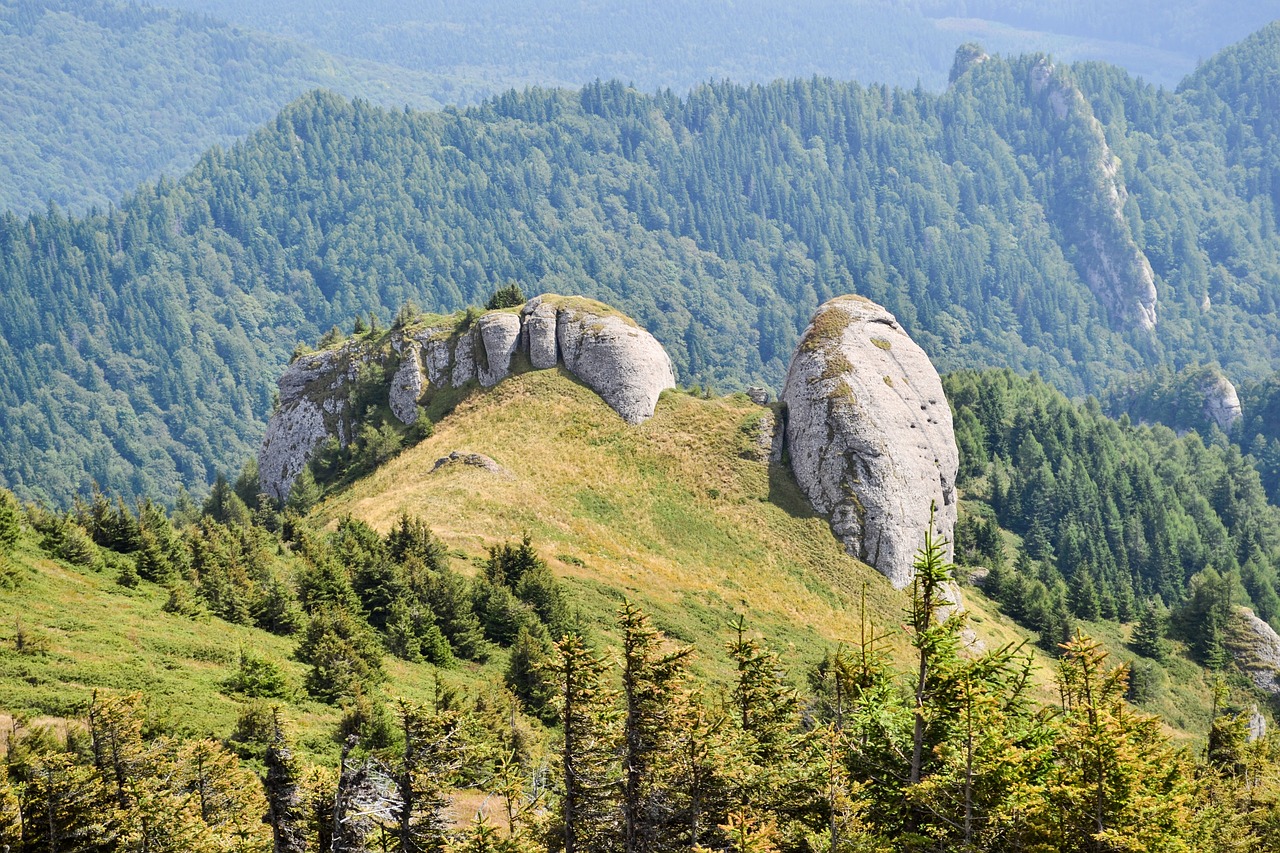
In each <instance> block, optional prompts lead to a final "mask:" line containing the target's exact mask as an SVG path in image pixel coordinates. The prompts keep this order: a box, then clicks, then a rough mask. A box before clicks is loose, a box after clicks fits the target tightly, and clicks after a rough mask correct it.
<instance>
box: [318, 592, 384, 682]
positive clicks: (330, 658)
mask: <svg viewBox="0 0 1280 853" xmlns="http://www.w3.org/2000/svg"><path fill="white" fill-rule="evenodd" d="M296 655H297V658H298V660H300V661H302V662H303V663H305V664H309V665H310V666H311V671H310V672H308V673H307V678H306V688H307V692H308V693H309V694H311V695H312V696H314V697H315V698H317V699H320V700H321V701H325V702H336V701H338V700H339V699H342V698H344V697H355V696H357V695H359V694H361V693H362V692H363V691H364V689H365V688H366V687H367V686H369V685H374V684H377V683H379V682H380V681H382V680H383V678H385V675H384V673H383V670H382V650H381V648H379V644H378V641H377V639H376V638H375V637H374V635H373V633H372V632H371V631H370V630H369V627H368V626H367V625H365V624H363V623H362V622H360V621H359V620H358V619H357V618H356V617H355V616H353V615H351V614H350V613H349V612H347V611H346V610H343V609H341V608H336V607H326V608H324V609H322V610H319V611H317V612H316V613H315V614H313V615H312V617H311V621H310V622H309V623H308V625H307V628H306V630H305V631H304V632H303V635H302V641H301V642H300V643H299V644H298V650H297V652H296Z"/></svg>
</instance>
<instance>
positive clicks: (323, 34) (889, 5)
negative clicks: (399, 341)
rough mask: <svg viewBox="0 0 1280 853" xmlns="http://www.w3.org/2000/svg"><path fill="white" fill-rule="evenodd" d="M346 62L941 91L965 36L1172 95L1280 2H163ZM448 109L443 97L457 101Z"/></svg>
mask: <svg viewBox="0 0 1280 853" xmlns="http://www.w3.org/2000/svg"><path fill="white" fill-rule="evenodd" d="M168 5H173V6H180V7H182V8H186V9H191V10H194V11H200V12H207V13H210V14H215V15H218V16H219V17H221V18H224V19H226V20H230V21H234V22H236V23H237V24H240V25H242V26H250V27H253V28H255V29H259V30H263V31H265V32H271V33H276V34H278V35H283V36H287V37H289V38H293V39H297V40H299V41H302V42H305V43H308V44H312V45H315V46H317V47H319V48H321V49H323V50H327V51H330V52H332V53H337V54H342V55H345V56H358V57H363V58H366V59H372V60H375V61H378V62H384V63H392V64H397V65H402V66H405V67H408V68H416V69H420V70H425V71H431V72H434V73H439V74H448V73H452V72H454V71H455V70H457V69H466V71H467V73H468V74H469V75H471V76H473V77H479V78H480V79H483V80H485V81H487V82H488V83H489V85H490V86H491V89H492V91H493V92H497V91H501V90H502V89H505V88H508V87H511V86H516V87H520V86H523V85H528V84H530V83H532V84H535V85H543V86H549V85H555V86H570V87H578V86H582V85H584V84H586V83H589V82H591V81H592V80H594V79H613V78H616V79H619V80H624V81H628V82H630V83H632V84H634V85H635V86H636V87H637V88H639V89H640V90H641V91H644V92H653V91H656V90H658V89H660V88H671V89H673V90H674V91H675V92H676V93H677V94H683V93H684V92H687V91H688V90H689V89H691V88H693V87H695V86H698V85H700V84H702V83H706V82H708V81H712V80H721V79H730V80H737V81H739V82H743V83H749V82H758V83H767V82H769V81H772V80H774V79H777V78H779V77H784V78H789V77H809V76H812V75H814V74H817V75H819V76H833V77H838V78H852V79H855V80H859V81H861V82H863V83H869V82H873V81H878V82H883V83H889V84H893V85H900V86H912V85H914V84H915V83H917V82H919V83H921V84H922V85H924V86H925V88H927V89H930V90H933V91H938V90H941V89H942V88H943V87H944V86H945V85H946V81H947V70H948V68H949V67H950V61H951V55H952V54H953V53H954V51H955V49H956V47H957V46H958V45H959V44H960V43H962V42H964V41H968V40H975V39H976V40H979V41H982V42H983V43H984V44H986V45H987V46H988V47H989V48H991V49H993V50H997V51H1000V52H1002V53H1013V54H1017V53H1030V52H1035V51H1041V52H1048V53H1052V54H1054V55H1055V56H1057V57H1058V58H1060V59H1062V60H1063V61H1068V62H1070V61H1082V60H1100V61H1105V62H1109V63H1112V64H1115V65H1119V66H1120V67H1122V68H1125V69H1126V70H1128V71H1129V73H1131V74H1134V75H1135V76H1141V77H1143V78H1144V79H1146V80H1147V81H1148V82H1151V83H1156V84H1160V85H1164V86H1166V87H1169V88H1172V87H1173V86H1174V85H1176V84H1177V82H1178V81H1179V80H1180V79H1182V77H1184V76H1186V75H1187V74H1189V73H1190V72H1191V71H1192V70H1193V69H1194V68H1195V67H1196V65H1197V63H1198V62H1200V61H1201V60H1203V59H1205V58H1207V57H1209V56H1211V55H1212V54H1213V53H1215V52H1217V51H1218V50H1220V49H1222V48H1224V47H1226V46H1227V45H1229V44H1231V43H1232V42H1234V41H1237V40H1238V39H1241V38H1243V37H1244V36H1246V35H1248V34H1249V33H1250V32H1252V31H1253V30H1255V29H1257V28H1258V27H1260V26H1263V25H1264V24H1267V23H1269V22H1270V21H1272V20H1275V19H1276V18H1278V17H1280V3H1277V2H1275V0H1266V2H1253V3H1244V2H1232V3H1214V4H1204V3H1197V2H1195V0H1174V2H1154V0H1128V2H1125V3H1123V4H1117V3H1107V2H1102V0H1087V2H1045V0H1040V2H1006V1H1005V0H990V1H989V2H986V1H984V0H979V2H974V0H965V2H960V0H914V2H909V3H905V2H884V0H854V2H833V0H799V2H792V3H786V4H779V3H770V2H767V1H766V0H748V2H735V3H723V2H715V0H695V2H684V3H679V2H673V0H658V1H657V2H653V0H650V2H644V3H640V2H634V0H632V2H613V3H599V2H588V3H578V4H574V5H573V6H565V5H564V4H562V3H554V2H548V0H521V1H520V2H492V0H490V2H473V3H466V4H456V3H445V2H439V0H435V1H434V2H425V3H424V2H409V0H376V2H361V3H356V2H352V0H327V2H325V3H323V4H320V5H319V6H317V4H316V3H314V2H309V0H265V2H247V1H246V0H169V3H168ZM451 100H452V99H451Z"/></svg>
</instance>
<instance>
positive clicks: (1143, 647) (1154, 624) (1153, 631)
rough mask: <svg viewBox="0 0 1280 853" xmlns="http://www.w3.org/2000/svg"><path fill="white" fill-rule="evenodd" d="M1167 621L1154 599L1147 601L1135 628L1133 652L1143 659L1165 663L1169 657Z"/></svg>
mask: <svg viewBox="0 0 1280 853" xmlns="http://www.w3.org/2000/svg"><path fill="white" fill-rule="evenodd" d="M1164 631H1165V619H1164V614H1163V613H1162V612H1161V610H1160V608H1159V606H1158V605H1157V604H1156V601H1155V600H1154V599H1150V598H1149V599H1147V600H1146V602H1144V603H1143V605H1142V610H1141V614H1140V615H1139V617H1138V621H1137V623H1136V624H1135V625H1134V626H1133V640H1132V646H1133V650H1134V651H1135V652H1137V653H1138V654H1140V655H1142V656H1143V657H1148V658H1151V659H1152V660H1154V661H1163V660H1164V659H1165V658H1166V657H1167V655H1168V646H1167V645H1166V643H1165V639H1164Z"/></svg>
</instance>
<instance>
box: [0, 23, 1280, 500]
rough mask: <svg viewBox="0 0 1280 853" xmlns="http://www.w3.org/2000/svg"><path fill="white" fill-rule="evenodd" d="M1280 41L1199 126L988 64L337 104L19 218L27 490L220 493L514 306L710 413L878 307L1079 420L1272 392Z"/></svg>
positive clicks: (14, 434)
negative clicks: (1229, 385)
mask: <svg viewBox="0 0 1280 853" xmlns="http://www.w3.org/2000/svg"><path fill="white" fill-rule="evenodd" d="M1277 33H1280V24H1278V25H1274V26H1272V27H1270V28H1268V29H1267V30H1265V31H1263V32H1262V33H1260V34H1259V35H1258V36H1257V37H1255V38H1252V39H1250V40H1247V41H1246V42H1245V43H1243V44H1241V45H1240V46H1238V47H1237V48H1233V49H1232V50H1231V51H1229V52H1227V53H1225V54H1223V56H1222V57H1221V58H1220V59H1219V60H1217V61H1216V62H1215V63H1213V64H1210V65H1208V66H1207V70H1206V76H1204V77H1203V78H1202V77H1197V78H1194V79H1193V80H1191V81H1188V84H1187V87H1186V89H1185V91H1184V92H1182V93H1177V94H1175V93H1169V92H1166V91H1162V90H1158V89H1154V88H1152V87H1150V86H1147V85H1144V84H1141V83H1139V82H1137V81H1135V80H1133V79H1132V78H1129V77H1127V76H1126V75H1124V74H1123V73H1121V72H1119V71H1118V70H1116V69H1114V68H1107V67H1104V66H1096V65H1085V66H1079V67H1075V68H1063V67H1054V66H1052V65H1051V64H1050V63H1048V62H1047V61H1046V60H1044V59H1043V58H1042V57H1022V58H1018V59H1011V60H1004V59H1000V58H994V59H990V60H989V61H979V60H980V59H981V56H980V55H979V54H970V53H966V54H964V57H962V61H961V62H960V64H959V65H958V70H957V73H958V74H959V76H958V78H957V81H956V83H955V85H953V86H952V87H951V88H950V89H949V90H948V91H947V92H945V93H943V94H942V95H936V96H935V95H931V94H929V93H926V92H924V91H920V90H916V91H905V90H893V89H887V88H883V87H870V88H864V87H862V86H859V85H857V84H851V83H839V82H835V81H831V80H822V79H814V80H810V81H807V82H792V83H776V84H772V85H770V86H767V87H741V86H736V85H733V84H717V85H715V86H709V87H705V88H702V89H699V90H698V91H696V92H695V93H693V94H692V95H690V96H689V97H688V98H683V99H682V98H677V97H675V96H672V95H665V94H664V95H661V96H657V97H651V96H645V95H642V94H640V93H638V92H636V91H634V90H631V89H628V88H626V87H623V86H621V85H619V84H615V83H608V84H596V85H592V86H589V87H587V88H586V89H584V90H582V91H581V92H576V93H575V92H567V91H559V90H556V91H543V90H530V91H527V92H524V93H522V94H516V93H510V94H508V95H504V96H502V97H500V98H497V99H495V100H493V101H491V102H489V103H487V104H485V105H484V106H481V107H477V108H474V109H470V110H465V111H455V110H446V111H444V112H441V113H415V112H407V111H403V110H395V111H389V112H388V111H383V110H380V109H377V108H374V107H371V106H370V105H368V104H367V103H365V102H356V103H348V102H345V101H343V100H341V99H340V98H337V97H334V96H331V95H321V94H313V95H309V96H307V97H305V98H303V99H302V100H300V101H298V102H297V103H295V104H293V105H291V106H290V107H289V108H288V109H287V110H286V111H285V112H284V113H282V114H281V115H280V117H279V118H278V119H277V121H276V122H275V123H274V124H272V125H271V126H269V127H267V128H264V129H263V130H261V131H259V132H258V133H257V134H256V135H255V136H254V137H253V138H251V139H250V140H248V141H246V142H244V143H243V144H241V145H238V146H236V147H235V148H233V149H231V150H229V151H221V150H219V151H214V152H211V153H210V154H208V155H206V156H205V157H204V158H203V159H202V160H201V162H200V163H199V164H198V165H197V167H196V168H195V169H194V170H193V171H192V172H191V173H190V174H189V175H187V176H186V177H185V178H183V179H182V180H181V181H180V182H177V183H167V182H166V183H164V184H162V185H159V186H156V187H147V188H144V189H143V190H141V191H139V192H138V193H137V194H135V195H134V196H132V197H131V198H130V199H128V200H127V201H126V202H124V203H123V204H122V205H121V207H120V208H118V209H116V210H113V211H110V212H108V213H103V214H98V215H95V216H89V217H84V218H73V219H67V218H66V217H64V216H63V215H62V214H59V213H49V214H47V215H37V216H35V217H33V218H30V219H25V220H24V219H21V218H18V217H16V216H12V215H10V216H5V217H0V245H3V246H4V247H5V249H4V266H3V268H0V337H2V338H3V341H2V342H0V365H3V366H4V370H3V371H2V372H0V415H2V417H3V418H4V420H5V421H6V422H7V423H9V424H11V425H12V428H11V429H10V430H9V433H8V436H7V437H6V438H7V440H6V441H5V442H3V443H2V444H0V481H3V482H4V483H6V484H7V485H8V486H9V487H11V488H13V489H15V490H17V491H18V492H20V493H21V494H23V495H25V496H36V495H39V496H42V497H44V498H47V499H50V500H54V501H59V502H65V501H67V500H69V499H70V497H71V496H72V495H76V494H80V495H85V494H87V493H88V492H89V491H90V489H91V484H92V483H93V482H95V481H96V482H97V483H98V484H100V485H101V486H102V487H103V488H104V489H106V490H108V491H114V492H121V493H125V494H130V495H136V494H144V493H145V494H154V495H157V496H163V497H164V498H165V499H166V500H172V498H173V497H174V489H175V487H176V484H177V483H187V484H189V486H190V488H192V489H193V490H196V491H199V490H200V489H201V487H202V486H203V485H204V484H208V483H211V482H212V481H213V479H214V477H215V475H216V472H217V471H219V470H221V471H231V470H234V469H236V468H238V467H239V465H240V463H241V460H243V459H244V458H246V457H247V456H249V455H250V453H251V452H252V448H253V447H254V446H256V443H257V441H258V439H259V437H260V436H261V433H262V429H263V418H264V416H265V414H266V413H267V412H268V411H269V409H270V405H271V403H270V401H271V395H272V387H271V379H270V377H273V376H275V375H277V374H278V372H279V370H280V368H281V367H282V366H283V364H284V362H285V359H286V357H287V355H288V354H289V352H290V351H291V350H292V349H293V347H294V346H295V344H296V343H297V342H298V341H299V340H303V341H311V340H315V339H316V338H318V337H319V335H320V334H321V333H322V332H323V331H324V330H326V329H328V328H329V327H330V326H332V325H333V324H335V323H343V324H345V323H347V322H349V321H350V318H351V317H352V316H353V315H355V314H357V313H359V314H363V315H365V316H368V314H369V313H371V312H373V313H380V314H381V318H382V320H383V322H385V321H386V320H387V318H388V317H390V316H391V315H392V314H393V313H394V312H395V311H397V310H399V308H400V306H401V305H402V304H404V303H405V302H406V301H408V300H413V301H416V302H417V303H418V304H419V305H420V306H422V307H423V308H426V309H428V310H431V311H441V312H444V313H447V312H449V311H454V310H458V309H460V308H462V307H464V306H466V305H467V304H475V303H478V302H481V301H483V300H484V299H485V298H487V296H488V294H490V293H492V292H493V291H494V290H495V289H496V288H497V287H499V286H502V285H503V284H505V283H506V282H509V281H516V282H519V283H520V284H521V285H522V286H523V287H524V288H525V289H526V290H527V291H528V292H531V293H534V292H543V291H550V292H575V293H581V294H583V295H586V296H591V297H595V298H599V299H602V300H604V301H606V302H609V303H610V304H614V305H617V306H618V307H619V308H621V309H622V310H624V311H626V312H627V313H628V314H630V315H631V316H634V317H636V319H637V320H638V321H639V322H640V323H641V324H643V325H644V326H645V327H646V328H648V329H650V330H652V332H653V333H654V335H655V336H656V337H657V338H658V339H659V340H660V341H661V342H662V344H663V345H664V346H665V347H666V349H667V350H668V352H669V353H670V354H671V356H672V358H673V360H674V362H675V367H676V374H677V377H678V379H679V380H680V381H682V382H684V383H686V384H694V383H696V384H699V385H704V384H708V383H709V384H711V385H713V386H715V387H719V388H735V387H743V386H744V385H745V384H747V383H757V384H763V385H766V386H770V387H773V388H775V389H777V388H778V387H779V386H780V384H781V378H782V374H783V370H784V369H785V360H786V359H787V358H788V357H789V354H790V353H791V351H792V350H793V348H794V346H795V342H796V338H797V336H798V334H799V332H800V330H801V329H803V327H804V325H805V323H807V322H808V319H809V316H810V313H811V311H812V310H813V308H814V307H816V305H817V304H819V303H820V302H822V301H824V300H825V299H827V298H830V297H831V296H833V295H835V294H838V293H846V292H850V291H852V292H857V293H859V294H862V295H864V296H867V297H869V298H871V299H872V300H874V301H876V302H878V303H880V304H883V305H885V306H886V307H887V308H888V309H889V310H890V311H891V312H893V314H894V315H895V316H896V317H898V319H899V320H900V321H901V322H902V323H903V325H904V327H905V328H906V329H907V331H908V332H909V333H910V334H911V335H912V337H913V338H914V339H915V340H917V341H918V342H919V343H920V344H921V345H922V346H923V347H924V349H925V351H926V352H927V353H928V354H929V356H930V357H931V358H932V359H933V361H934V362H935V363H936V364H938V365H939V367H941V368H942V369H944V370H945V369H954V368H957V367H983V366H998V367H1006V366H1007V367H1011V368H1013V369H1015V370H1017V371H1020V372H1029V371H1032V370H1035V371H1039V373H1040V374H1041V375H1042V376H1043V377H1044V378H1045V379H1047V380H1048V381H1050V382H1051V383H1052V384H1054V385H1055V386H1056V387H1058V388H1059V389H1061V390H1063V391H1065V392H1067V393H1068V394H1071V395H1078V394H1081V393H1085V392H1093V393H1099V392H1101V391H1102V390H1103V389H1105V388H1106V387H1107V386H1108V385H1110V384H1112V383H1117V382H1128V381H1131V379H1132V376H1133V374H1134V373H1135V372H1141V371H1143V370H1157V369H1163V370H1178V369H1181V368H1183V367H1186V366H1188V365H1195V364H1208V363H1213V362H1217V364H1218V365H1220V367H1221V369H1222V370H1223V371H1224V373H1225V374H1226V376H1227V377H1228V378H1229V379H1231V380H1232V381H1234V382H1236V383H1241V382H1244V381H1248V380H1257V379H1262V378H1265V377H1267V376H1269V375H1270V374H1271V373H1272V372H1273V371H1274V370H1275V367H1276V363H1277V360H1278V359H1280V336H1278V334H1277V331H1276V328H1275V324H1274V323H1271V322H1270V321H1269V318H1270V317H1271V316H1272V314H1273V312H1274V311H1275V308H1276V305H1277V304H1278V303H1280V292H1278V290H1277V281H1280V249H1278V248H1277V247H1278V246H1280V241H1277V240H1275V239H1274V237H1275V226H1274V223H1275V221H1276V217H1275V215H1274V208H1275V204H1276V200H1275V198H1274V197H1273V196H1272V194H1271V193H1270V192H1269V191H1264V185H1263V183H1260V182H1259V181H1257V180H1253V179H1251V178H1250V177H1249V176H1250V175H1255V174H1262V173H1261V172H1259V171H1258V170H1259V169H1261V168H1263V167H1264V166H1266V163H1268V162H1269V161H1268V160H1267V158H1268V157H1270V156H1272V155H1270V154H1268V153H1267V152H1270V151H1274V150H1280V146H1277V145H1271V144H1264V143H1267V141H1268V140H1269V136H1268V135H1267V134H1269V133H1270V132H1271V131H1270V130H1269V127H1270V125H1268V124H1267V123H1266V122H1256V121H1253V120H1252V119H1251V118H1250V117H1249V113H1248V112H1247V111H1246V112H1241V113H1238V114H1237V113H1234V112H1231V111H1227V112H1225V113H1224V112H1223V111H1222V108H1221V107H1220V106H1214V104H1227V103H1237V102H1241V103H1246V102H1247V101H1248V99H1247V98H1246V100H1245V101H1239V99H1238V98H1237V97H1236V94H1237V93H1240V94H1241V97H1245V95H1246V93H1249V92H1265V91H1267V88H1266V87H1267V83H1266V81H1267V80H1268V79H1269V75H1271V74H1274V73H1275V69H1276V68H1277V67H1280V50H1277V49H1276V45H1277V38H1278V36H1277ZM966 57H967V59H965V58H966ZM1228 66H1229V67H1230V68H1231V69H1234V71H1232V72H1231V73H1229V74H1228V73H1225V72H1224V73H1221V74H1218V73H1216V72H1215V73H1214V74H1210V73H1209V71H1212V70H1213V69H1216V68H1219V67H1228ZM1214 92H1217V93H1218V94H1217V95H1216V96H1214V97H1216V98H1217V100H1214V99H1213V98H1210V97H1209V94H1212V93H1214ZM1249 97H1252V96H1249ZM1233 128H1234V129H1233ZM1246 131H1247V132H1246ZM1244 141H1248V144H1247V145H1244ZM1242 146H1243V147H1242ZM1242 158H1243V159H1242ZM1244 163H1255V164H1256V168H1255V167H1251V168H1250V169H1248V170H1246V169H1244V168H1243V167H1242V164H1244ZM1268 168H1269V167H1268ZM37 354H38V355H37ZM197 389H199V390H198V393H197Z"/></svg>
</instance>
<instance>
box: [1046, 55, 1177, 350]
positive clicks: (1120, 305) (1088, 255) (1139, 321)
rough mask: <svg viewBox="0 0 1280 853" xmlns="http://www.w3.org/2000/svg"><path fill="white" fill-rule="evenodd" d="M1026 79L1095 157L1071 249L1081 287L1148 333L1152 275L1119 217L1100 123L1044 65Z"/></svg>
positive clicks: (1112, 166)
mask: <svg viewBox="0 0 1280 853" xmlns="http://www.w3.org/2000/svg"><path fill="white" fill-rule="evenodd" d="M1028 78H1029V81H1028V82H1029V83H1030V85H1031V91H1032V92H1033V93H1034V94H1035V95H1038V96H1041V97H1044V98H1047V99H1048V103H1049V107H1050V109H1051V110H1052V111H1053V115H1054V117H1055V118H1056V119H1057V120H1058V121H1060V122H1061V121H1072V122H1079V123H1080V126H1081V129H1082V130H1083V132H1084V135H1085V138H1086V141H1087V144H1088V145H1089V147H1090V148H1092V149H1093V150H1095V151H1097V152H1098V159H1097V162H1095V163H1094V164H1093V168H1094V169H1095V170H1096V172H1097V180H1096V181H1094V182H1093V187H1092V189H1091V190H1090V192H1091V193H1092V194H1093V198H1092V199H1091V201H1092V203H1091V204H1088V205H1085V208H1084V209H1085V210H1086V211H1087V213H1086V215H1085V219H1084V221H1081V222H1079V223H1078V227H1079V228H1080V230H1081V232H1082V233H1081V236H1080V238H1079V239H1078V240H1077V245H1076V249H1077V250H1078V251H1079V257H1080V260H1079V263H1080V266H1081V272H1082V273H1083V275H1084V279H1085V283H1086V284H1087V285H1088V286H1089V289H1090V290H1091V291H1093V293H1094V295H1095V296H1096V297H1097V298H1098V299H1099V301H1101V302H1102V303H1103V304H1104V305H1106V306H1107V308H1108V310H1110V311H1111V312H1112V313H1113V314H1115V315H1117V316H1118V317H1120V318H1122V319H1124V320H1126V321H1128V322H1131V323H1134V324H1136V325H1137V326H1138V327H1139V328H1141V329H1143V330H1145V331H1148V332H1149V331H1153V330H1154V329H1155V328H1156V323H1157V314H1156V306H1157V294H1156V284H1155V273H1154V272H1153V271H1152V269H1151V263H1150V262H1149V261H1148V260H1147V256H1146V255H1145V254H1143V252H1142V249H1141V248H1140V247H1139V246H1138V242H1137V240H1135V239H1134V236H1133V232H1132V230H1131V229H1130V227H1129V223H1128V219H1127V218H1126V217H1125V215H1124V206H1125V201H1126V200H1127V198H1128V190H1127V189H1126V188H1125V186H1124V182H1123V179H1122V178H1121V176H1120V160H1119V158H1118V157H1116V155H1115V153H1114V152H1113V151H1112V150H1111V147H1110V145H1109V144H1108V143H1107V137H1106V133H1105V131H1104V129H1103V127H1102V122H1100V121H1098V118H1097V116H1095V115H1094V114H1093V108H1092V107H1091V106H1090V104H1089V99H1088V98H1086V97H1085V96H1084V93H1082V92H1081V91H1080V89H1079V87H1077V86H1076V85H1075V83H1073V82H1071V81H1070V80H1069V79H1068V78H1065V77H1064V76H1063V75H1060V74H1056V73H1055V68H1054V65H1053V64H1052V63H1051V62H1049V61H1048V60H1047V59H1042V60H1040V61H1039V62H1037V63H1036V64H1035V65H1034V66H1032V68H1031V70H1030V72H1029V73H1028Z"/></svg>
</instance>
